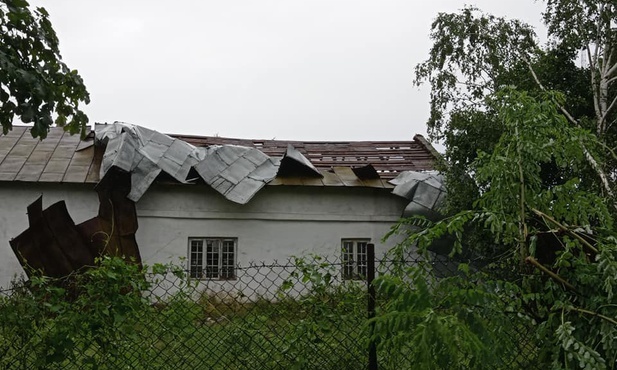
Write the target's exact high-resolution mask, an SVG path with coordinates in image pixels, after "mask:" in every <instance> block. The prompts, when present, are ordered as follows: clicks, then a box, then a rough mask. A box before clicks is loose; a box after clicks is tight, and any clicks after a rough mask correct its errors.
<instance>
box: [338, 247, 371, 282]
mask: <svg viewBox="0 0 617 370" xmlns="http://www.w3.org/2000/svg"><path fill="white" fill-rule="evenodd" d="M370 242H371V239H369V238H353V239H352V238H347V239H341V261H342V267H343V268H342V270H341V276H342V277H343V280H365V279H366V274H367V271H368V244H369V243H370Z"/></svg>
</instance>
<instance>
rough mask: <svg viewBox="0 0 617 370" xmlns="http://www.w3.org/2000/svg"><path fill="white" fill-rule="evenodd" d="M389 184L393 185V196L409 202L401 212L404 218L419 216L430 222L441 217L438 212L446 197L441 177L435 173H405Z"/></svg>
mask: <svg viewBox="0 0 617 370" xmlns="http://www.w3.org/2000/svg"><path fill="white" fill-rule="evenodd" d="M389 182H390V183H391V184H393V185H395V187H394V190H392V193H393V194H395V195H398V196H400V197H403V198H406V199H408V200H410V203H409V204H408V205H407V207H405V210H404V211H403V216H404V217H409V216H418V215H420V216H424V217H426V218H428V219H431V220H437V219H439V218H440V217H441V215H440V213H439V211H440V209H441V207H443V205H444V201H445V196H446V188H445V184H444V179H443V176H442V175H440V174H439V173H437V172H413V171H407V172H403V173H401V174H400V175H399V176H397V177H396V178H395V179H392V180H390V181H389Z"/></svg>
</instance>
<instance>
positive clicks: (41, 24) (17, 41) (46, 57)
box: [0, 0, 90, 139]
mask: <svg viewBox="0 0 617 370" xmlns="http://www.w3.org/2000/svg"><path fill="white" fill-rule="evenodd" d="M0 102H1V106H0V123H1V124H2V130H3V132H4V133H5V134H6V133H7V132H8V131H9V130H10V129H11V128H12V123H13V121H14V119H15V118H19V119H21V121H22V122H24V123H32V124H33V126H32V129H31V134H32V136H33V137H40V138H41V139H43V138H45V137H46V136H47V132H48V130H49V128H50V127H51V126H52V125H53V124H54V123H55V124H57V125H58V126H61V127H64V128H65V129H66V130H68V131H69V132H70V133H77V132H81V133H82V134H84V133H85V130H86V124H87V123H88V117H87V116H86V115H85V114H84V112H83V111H81V109H80V103H82V102H83V103H85V104H88V103H89V102H90V96H89V94H88V91H87V90H86V87H85V86H84V83H83V80H82V78H81V76H80V75H79V74H78V73H77V71H76V70H71V69H69V68H68V67H67V66H66V64H64V63H63V62H62V57H61V55H60V51H59V48H58V37H57V36H56V33H55V31H54V29H53V28H52V25H51V22H50V21H49V14H48V13H47V11H46V10H45V9H44V8H36V9H35V10H33V11H32V10H31V9H30V5H29V4H28V2H27V1H25V0H1V1H0Z"/></svg>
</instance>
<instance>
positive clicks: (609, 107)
mask: <svg viewBox="0 0 617 370" xmlns="http://www.w3.org/2000/svg"><path fill="white" fill-rule="evenodd" d="M546 3H547V8H546V12H545V14H544V18H545V22H546V23H547V25H548V28H549V37H550V40H551V41H550V43H549V44H548V45H547V46H546V47H540V46H539V45H538V44H537V41H536V40H535V35H534V33H533V30H532V29H531V27H529V26H528V25H525V24H523V23H521V22H519V21H511V20H507V19H503V18H497V17H493V16H490V15H486V14H483V13H481V12H480V11H479V10H477V9H474V8H465V9H463V10H462V11H461V12H460V13H455V14H439V15H438V16H437V19H436V20H435V22H434V24H433V28H432V33H431V38H432V39H433V41H434V46H433V48H432V49H431V52H430V56H429V58H428V60H427V61H425V62H424V63H421V64H420V65H419V66H418V67H417V69H416V76H417V82H418V83H422V82H428V83H430V85H431V117H430V119H429V122H428V123H429V129H430V133H431V136H432V138H433V139H441V140H443V141H444V143H445V144H446V153H445V158H444V159H445V160H444V163H443V167H442V170H443V171H444V172H445V173H446V176H447V185H448V195H449V204H448V208H447V209H446V210H445V213H446V215H447V217H446V218H445V219H444V220H442V221H440V222H436V223H431V222H429V221H428V220H424V219H418V218H416V219H409V220H404V221H402V222H401V223H400V224H399V225H397V227H395V229H394V232H404V233H407V239H406V241H405V242H404V243H402V244H401V245H399V246H398V247H397V248H396V249H395V250H393V251H392V254H393V255H394V256H399V255H404V254H405V253H408V250H409V249H410V248H416V247H417V248H419V250H420V253H421V254H423V255H425V256H426V257H427V258H430V256H431V252H430V250H431V245H432V243H433V242H434V241H436V240H439V239H442V238H445V237H449V238H451V239H452V240H454V244H453V249H452V255H453V256H458V258H460V259H462V260H466V261H465V262H466V263H465V264H462V265H461V267H462V270H463V271H464V274H463V275H461V277H460V279H459V277H451V278H446V279H441V280H439V281H438V284H437V285H436V288H433V289H427V288H426V287H424V285H423V284H424V283H423V282H425V281H431V280H432V279H434V275H433V274H432V273H427V271H429V270H426V269H422V268H420V267H412V268H411V269H408V270H407V271H405V272H403V273H401V274H399V276H394V277H392V276H391V277H384V278H382V279H381V281H380V282H379V287H380V288H381V290H382V292H384V294H389V295H390V296H391V297H392V301H391V304H390V305H391V307H392V310H393V312H394V313H392V314H390V315H384V316H381V317H377V318H376V319H375V323H376V327H377V328H380V330H378V331H377V332H376V333H375V336H376V338H379V339H380V340H381V341H382V342H384V343H386V345H387V344H388V343H395V342H396V341H401V340H403V341H405V342H409V343H413V344H414V345H415V346H416V347H422V348H423V350H422V351H418V352H417V353H413V356H414V359H415V360H416V361H417V362H416V366H417V367H416V368H426V369H449V368H457V367H458V368H480V369H481V368H499V367H502V368H504V365H500V363H499V359H498V357H499V356H500V355H502V354H504V353H513V352H516V351H517V350H518V349H517V348H518V346H519V343H517V341H511V340H510V341H507V340H505V339H507V338H504V337H503V335H502V334H503V333H502V332H501V331H502V330H505V332H513V330H512V329H516V328H519V327H531V328H532V329H533V343H532V344H533V347H532V348H533V350H528V351H523V352H522V353H524V356H525V357H528V358H529V366H535V367H541V368H548V367H550V368H553V369H573V368H584V369H615V368H617V362H616V361H617V347H616V346H615V342H614V341H615V339H614V338H616V335H617V309H616V307H617V304H616V303H617V302H615V297H614V290H615V288H614V286H615V284H616V283H617V275H616V274H615V273H616V272H617V235H616V230H615V224H614V221H615V216H616V210H617V207H616V199H615V196H614V180H615V174H616V168H617V167H615V164H616V163H617V161H616V159H617V157H616V156H615V153H614V150H613V145H614V137H615V136H614V135H615V127H616V126H615V122H616V118H615V117H616V116H615V112H616V109H617V96H616V93H617V90H615V87H614V84H615V81H617V53H615V52H614V51H615V47H616V45H617V39H616V37H615V36H616V34H615V27H614V24H615V21H616V20H617V18H616V16H615V14H616V13H615V10H616V9H617V8H616V5H615V4H614V2H612V1H572V0H557V1H552V0H549V1H547V2H546ZM581 49H582V50H583V53H584V55H585V57H586V63H584V64H582V65H577V64H576V63H575V61H576V59H577V57H578V51H579V50H581ZM409 226H412V227H411V228H409ZM478 271H482V273H480V272H478ZM487 272H490V273H489V274H488V275H487V274H485V273H487ZM462 276H465V277H462ZM442 285H443V286H442ZM515 313H516V314H515ZM529 323H531V325H529ZM427 328H431V330H427ZM434 333H441V334H440V335H434ZM400 338H404V339H400ZM428 354H431V355H428ZM505 368H507V367H505Z"/></svg>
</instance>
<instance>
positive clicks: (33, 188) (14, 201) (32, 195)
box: [0, 182, 99, 289]
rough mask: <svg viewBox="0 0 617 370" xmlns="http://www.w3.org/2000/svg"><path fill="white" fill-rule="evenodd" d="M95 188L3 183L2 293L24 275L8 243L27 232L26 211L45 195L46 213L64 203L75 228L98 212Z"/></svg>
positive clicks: (0, 215)
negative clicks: (50, 208)
mask: <svg viewBox="0 0 617 370" xmlns="http://www.w3.org/2000/svg"><path fill="white" fill-rule="evenodd" d="M93 188H94V186H93V185H92V184H57V183H25V182H0V289H2V288H6V287H8V286H9V283H10V282H11V279H13V277H15V276H19V275H21V274H23V269H22V268H21V265H20V264H19V262H18V261H17V258H16V257H15V254H14V253H13V250H11V246H10V245H9V240H11V239H12V238H14V237H16V236H18V235H19V234H21V233H22V232H23V231H24V230H26V229H27V228H28V226H29V225H28V215H27V212H26V207H27V206H28V205H29V204H30V203H32V202H34V201H35V200H36V199H37V198H38V197H39V196H40V195H41V194H42V195H43V209H45V208H47V207H49V206H50V205H52V204H54V203H56V202H58V201H60V200H64V201H65V202H66V206H67V208H68V210H69V214H70V215H71V217H72V218H73V221H75V223H76V224H79V223H81V222H83V221H86V220H88V219H90V218H92V217H94V216H96V214H97V212H98V206H99V201H98V197H97V194H96V192H95V191H94V190H93Z"/></svg>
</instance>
